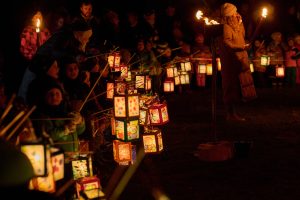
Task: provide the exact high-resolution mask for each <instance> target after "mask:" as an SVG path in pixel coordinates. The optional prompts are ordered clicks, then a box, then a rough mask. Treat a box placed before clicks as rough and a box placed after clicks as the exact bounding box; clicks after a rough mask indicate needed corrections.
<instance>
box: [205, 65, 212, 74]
mask: <svg viewBox="0 0 300 200" xmlns="http://www.w3.org/2000/svg"><path fill="white" fill-rule="evenodd" d="M212 74H213V67H212V64H211V63H209V64H207V65H206V75H208V76H210V75H212Z"/></svg>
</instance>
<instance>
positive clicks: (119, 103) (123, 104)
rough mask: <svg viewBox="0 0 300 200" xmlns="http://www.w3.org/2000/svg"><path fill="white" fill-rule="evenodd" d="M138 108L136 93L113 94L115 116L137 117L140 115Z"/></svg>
mask: <svg viewBox="0 0 300 200" xmlns="http://www.w3.org/2000/svg"><path fill="white" fill-rule="evenodd" d="M139 108H140V107H139V96H138V94H130V95H115V96H114V111H115V112H114V113H115V117H116V118H127V117H137V118H138V117H139V116H140V109H139Z"/></svg>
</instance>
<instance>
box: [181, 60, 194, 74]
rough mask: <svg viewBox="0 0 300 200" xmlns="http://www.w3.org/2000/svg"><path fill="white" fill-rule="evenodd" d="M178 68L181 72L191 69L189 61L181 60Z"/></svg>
mask: <svg viewBox="0 0 300 200" xmlns="http://www.w3.org/2000/svg"><path fill="white" fill-rule="evenodd" d="M180 70H181V71H183V72H189V71H191V70H192V64H191V62H182V63H180Z"/></svg>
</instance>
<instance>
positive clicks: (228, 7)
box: [221, 3, 237, 17]
mask: <svg viewBox="0 0 300 200" xmlns="http://www.w3.org/2000/svg"><path fill="white" fill-rule="evenodd" d="M236 11H237V8H236V6H235V5H233V4H231V3H224V4H223V5H222V7H221V15H222V16H223V17H229V16H232V15H234V14H235V13H236Z"/></svg>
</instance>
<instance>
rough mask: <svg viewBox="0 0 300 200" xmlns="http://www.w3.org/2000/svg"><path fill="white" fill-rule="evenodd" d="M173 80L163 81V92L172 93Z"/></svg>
mask: <svg viewBox="0 0 300 200" xmlns="http://www.w3.org/2000/svg"><path fill="white" fill-rule="evenodd" d="M174 87H175V86H174V80H173V79H166V80H165V81H164V92H174Z"/></svg>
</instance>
